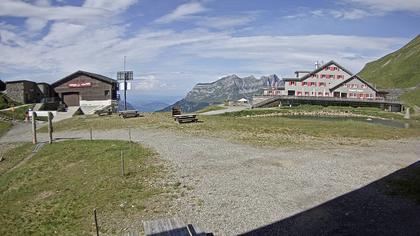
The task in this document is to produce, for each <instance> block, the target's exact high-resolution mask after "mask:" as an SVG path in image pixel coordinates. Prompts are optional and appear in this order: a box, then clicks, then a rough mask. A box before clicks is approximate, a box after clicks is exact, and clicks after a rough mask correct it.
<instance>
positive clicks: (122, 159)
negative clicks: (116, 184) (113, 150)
mask: <svg viewBox="0 0 420 236" xmlns="http://www.w3.org/2000/svg"><path fill="white" fill-rule="evenodd" d="M124 168H125V166H124V156H123V151H122V150H121V176H124V175H125V170H124Z"/></svg>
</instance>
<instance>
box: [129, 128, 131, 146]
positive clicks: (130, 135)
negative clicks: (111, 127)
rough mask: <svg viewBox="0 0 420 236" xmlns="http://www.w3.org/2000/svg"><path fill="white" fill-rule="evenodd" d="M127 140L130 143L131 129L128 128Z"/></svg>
mask: <svg viewBox="0 0 420 236" xmlns="http://www.w3.org/2000/svg"><path fill="white" fill-rule="evenodd" d="M128 138H129V141H130V143H131V128H128Z"/></svg>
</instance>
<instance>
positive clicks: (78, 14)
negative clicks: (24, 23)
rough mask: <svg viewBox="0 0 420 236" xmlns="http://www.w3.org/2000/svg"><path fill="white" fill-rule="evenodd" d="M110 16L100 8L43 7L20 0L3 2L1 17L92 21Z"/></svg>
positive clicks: (4, 0) (0, 6)
mask: <svg viewBox="0 0 420 236" xmlns="http://www.w3.org/2000/svg"><path fill="white" fill-rule="evenodd" d="M106 14H109V11H105V10H103V9H98V8H86V7H76V6H60V7H55V6H42V5H33V4H29V3H27V2H23V1H20V0H2V1H1V2H0V16H13V17H25V18H26V17H29V18H31V17H33V18H38V19H44V20H77V21H81V20H91V19H93V18H98V17H101V16H104V15H106Z"/></svg>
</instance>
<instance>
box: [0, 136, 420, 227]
mask: <svg viewBox="0 0 420 236" xmlns="http://www.w3.org/2000/svg"><path fill="white" fill-rule="evenodd" d="M20 130H22V128H21V129H20ZM131 133H132V139H133V141H139V142H141V143H143V144H146V145H147V146H150V147H152V148H154V149H155V150H157V151H158V152H159V153H160V155H161V157H162V158H163V159H165V160H168V161H169V163H171V165H172V167H173V170H174V173H173V174H174V176H175V178H177V179H179V181H180V182H181V184H182V185H185V186H188V187H191V190H190V191H189V194H187V195H186V196H184V197H180V198H179V199H177V200H176V202H175V208H176V209H177V212H178V214H179V217H181V218H183V219H184V221H186V222H191V223H194V224H197V225H198V226H199V227H200V228H202V229H203V230H205V231H206V232H214V233H215V234H216V235H232V234H239V233H244V232H247V231H250V230H253V229H256V228H258V227H261V226H264V225H267V224H270V223H272V222H275V221H279V220H281V219H284V218H286V217H289V216H291V215H294V214H296V213H299V212H302V211H305V210H308V209H309V208H312V207H314V206H316V205H318V204H321V203H324V202H326V201H328V200H331V199H333V198H335V197H338V196H340V195H343V194H345V193H348V192H350V191H352V190H355V189H357V188H360V187H362V186H364V185H366V184H369V183H371V182H373V181H375V180H378V179H380V178H382V177H384V176H386V175H388V174H390V173H392V172H394V171H396V170H399V169H401V168H404V167H406V166H408V165H410V164H412V163H414V162H416V161H418V160H419V156H420V140H408V141H377V142H371V144H370V145H368V146H363V147H359V146H345V147H344V146H343V147H341V146H340V147H331V148H329V149H328V150H327V149H321V148H315V149H313V150H300V149H287V148H281V149H259V148H254V147H250V146H247V145H242V144H236V143H231V142H228V141H225V140H219V139H213V138H197V137H189V136H180V135H178V134H177V135H176V134H173V133H168V132H162V131H154V130H132V131H131ZM88 137H89V132H88V131H77V132H65V133H57V134H55V138H88ZM93 137H94V138H98V139H128V132H127V130H124V129H123V130H110V131H95V132H94V134H93ZM39 139H40V140H46V135H45V134H41V135H39ZM23 140H28V141H29V140H30V135H28V134H27V133H26V134H25V132H21V133H14V132H9V133H8V134H7V135H6V136H4V137H2V138H0V143H1V142H17V141H23ZM409 206H410V207H411V208H412V205H409ZM406 210H407V209H406ZM411 210H419V212H420V206H418V205H417V208H412V209H411Z"/></svg>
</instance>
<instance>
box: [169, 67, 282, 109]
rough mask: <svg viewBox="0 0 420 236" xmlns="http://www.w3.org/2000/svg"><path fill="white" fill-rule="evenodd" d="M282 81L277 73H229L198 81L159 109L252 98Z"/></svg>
mask: <svg viewBox="0 0 420 236" xmlns="http://www.w3.org/2000/svg"><path fill="white" fill-rule="evenodd" d="M282 85H284V84H283V81H282V80H281V79H280V78H279V77H278V76H277V75H274V74H273V75H269V76H262V77H261V78H259V79H257V78H255V77H254V76H248V77H244V78H241V77H239V76H237V75H229V76H225V77H222V78H221V79H219V80H217V81H215V82H212V83H199V84H196V85H195V86H194V88H193V89H192V90H191V91H190V92H188V94H187V95H186V96H185V98H183V99H182V100H180V101H178V102H176V103H174V104H173V105H171V106H167V107H166V108H164V109H162V110H161V111H170V110H171V108H172V107H173V106H179V107H181V109H182V111H184V112H192V111H197V110H199V109H202V108H204V107H207V106H209V105H213V104H220V103H223V102H224V101H226V100H230V101H236V100H238V99H241V98H246V99H248V100H252V97H253V96H254V95H259V94H262V91H263V89H264V87H268V86H282Z"/></svg>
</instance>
